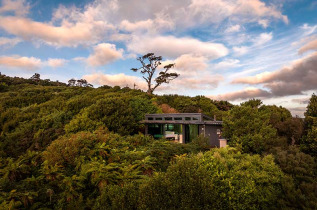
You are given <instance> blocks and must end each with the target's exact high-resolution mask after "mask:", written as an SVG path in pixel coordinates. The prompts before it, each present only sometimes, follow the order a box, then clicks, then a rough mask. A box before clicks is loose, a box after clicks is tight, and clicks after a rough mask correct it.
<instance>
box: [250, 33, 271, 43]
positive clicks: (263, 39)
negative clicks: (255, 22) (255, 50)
mask: <svg viewBox="0 0 317 210" xmlns="http://www.w3.org/2000/svg"><path fill="white" fill-rule="evenodd" d="M272 38H273V35H272V32H271V33H261V34H260V35H259V36H258V37H257V38H255V39H254V40H253V43H254V45H255V46H259V45H263V44H265V43H267V42H269V41H271V40H272Z"/></svg>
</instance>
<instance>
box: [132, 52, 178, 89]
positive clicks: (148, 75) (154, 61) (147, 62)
mask: <svg viewBox="0 0 317 210" xmlns="http://www.w3.org/2000/svg"><path fill="white" fill-rule="evenodd" d="M137 60H138V61H140V62H141V64H142V66H141V67H140V68H132V69H131V70H132V71H134V72H137V71H139V70H140V73H141V74H143V75H144V76H143V79H144V80H145V81H146V82H147V86H148V90H147V93H148V94H149V95H151V94H153V92H154V90H155V89H156V88H157V87H158V86H160V85H161V84H163V83H169V82H170V81H171V80H174V79H176V78H177V77H178V76H179V74H177V73H175V72H173V73H169V72H168V71H169V70H170V69H171V68H173V67H174V66H175V64H168V65H166V66H164V67H163V68H164V70H163V71H161V72H159V74H158V76H157V77H156V78H155V79H154V78H153V77H154V76H155V72H156V70H157V67H158V66H159V65H161V64H162V63H161V61H162V56H155V55H154V53H148V54H146V55H143V56H142V57H139V58H137ZM152 80H154V81H155V84H152Z"/></svg>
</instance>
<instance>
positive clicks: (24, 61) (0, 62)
mask: <svg viewBox="0 0 317 210" xmlns="http://www.w3.org/2000/svg"><path fill="white" fill-rule="evenodd" d="M0 66H4V67H9V68H21V69H27V70H35V69H39V68H40V66H41V60H40V59H38V58H34V57H20V56H11V57H9V56H2V57H0Z"/></svg>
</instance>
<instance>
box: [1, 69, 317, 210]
mask: <svg viewBox="0 0 317 210" xmlns="http://www.w3.org/2000/svg"><path fill="white" fill-rule="evenodd" d="M1 85H2V86H1ZM3 85H4V86H5V89H1V88H2V87H3ZM0 89H1V90H0V209H275V208H280V209H314V208H315V207H316V195H317V192H316V189H317V187H316V171H317V169H316V161H315V160H314V158H313V157H312V156H310V155H316V153H315V151H316V150H317V149H316V146H314V145H316V144H315V143H316V133H317V131H316V122H317V121H316V119H317V118H316V116H315V114H314V113H315V112H314V106H315V105H314V103H315V97H316V96H314V95H313V96H312V99H311V103H310V104H309V106H308V110H307V112H306V115H305V116H306V118H305V130H303V122H302V120H301V119H299V118H292V117H291V116H290V113H289V111H288V110H286V109H285V108H282V107H277V106H266V105H261V101H259V100H251V101H249V102H246V103H244V104H242V105H241V106H233V105H232V104H230V103H228V102H226V101H214V100H211V99H209V98H206V97H204V96H197V97H187V96H178V95H164V96H149V95H147V94H146V93H144V92H142V91H140V90H132V89H129V88H122V89H121V88H120V87H119V86H116V87H110V86H103V87H99V88H96V89H94V88H90V87H76V86H75V87H68V86H66V85H65V84H63V83H59V82H52V81H49V80H41V79H40V75H37V74H36V75H34V77H32V79H23V78H11V77H7V76H4V75H0ZM162 105H164V106H167V107H168V108H169V110H170V111H173V112H175V111H176V110H175V109H177V111H178V112H202V113H205V114H207V115H209V116H214V115H215V116H216V117H217V120H220V119H222V118H225V125H224V131H225V135H226V137H227V138H228V139H229V142H230V144H231V145H234V146H236V148H230V147H229V148H228V147H227V148H224V149H216V148H210V147H209V146H208V145H207V144H206V139H205V138H203V137H202V136H200V137H198V138H197V139H195V140H193V142H192V143H189V144H178V143H175V142H170V141H167V140H164V139H160V140H154V139H153V138H152V137H150V136H144V135H142V134H137V133H138V132H139V131H142V129H143V125H142V124H140V123H139V121H140V120H143V119H144V115H145V114H146V113H158V112H162V110H166V109H163V106H162ZM161 108H162V109H161ZM228 110H230V111H229V112H228ZM302 133H304V137H303V138H302V139H301V136H302ZM300 139H301V141H300ZM299 143H300V145H299V146H291V147H289V146H288V145H293V144H294V145H296V144H299ZM276 146H280V147H276ZM299 147H300V148H301V150H302V151H304V152H306V153H309V154H310V155H308V154H305V153H303V152H301V151H299V149H298V148H299ZM240 151H242V152H243V153H241V152H240ZM248 153H259V154H261V155H262V156H259V155H252V154H248ZM267 154H273V156H274V160H275V163H274V162H273V156H272V155H268V156H265V155H267Z"/></svg>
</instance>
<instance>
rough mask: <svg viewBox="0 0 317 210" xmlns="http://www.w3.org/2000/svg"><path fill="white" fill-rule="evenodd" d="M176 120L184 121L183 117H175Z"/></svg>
mask: <svg viewBox="0 0 317 210" xmlns="http://www.w3.org/2000/svg"><path fill="white" fill-rule="evenodd" d="M174 120H183V118H182V117H174Z"/></svg>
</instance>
